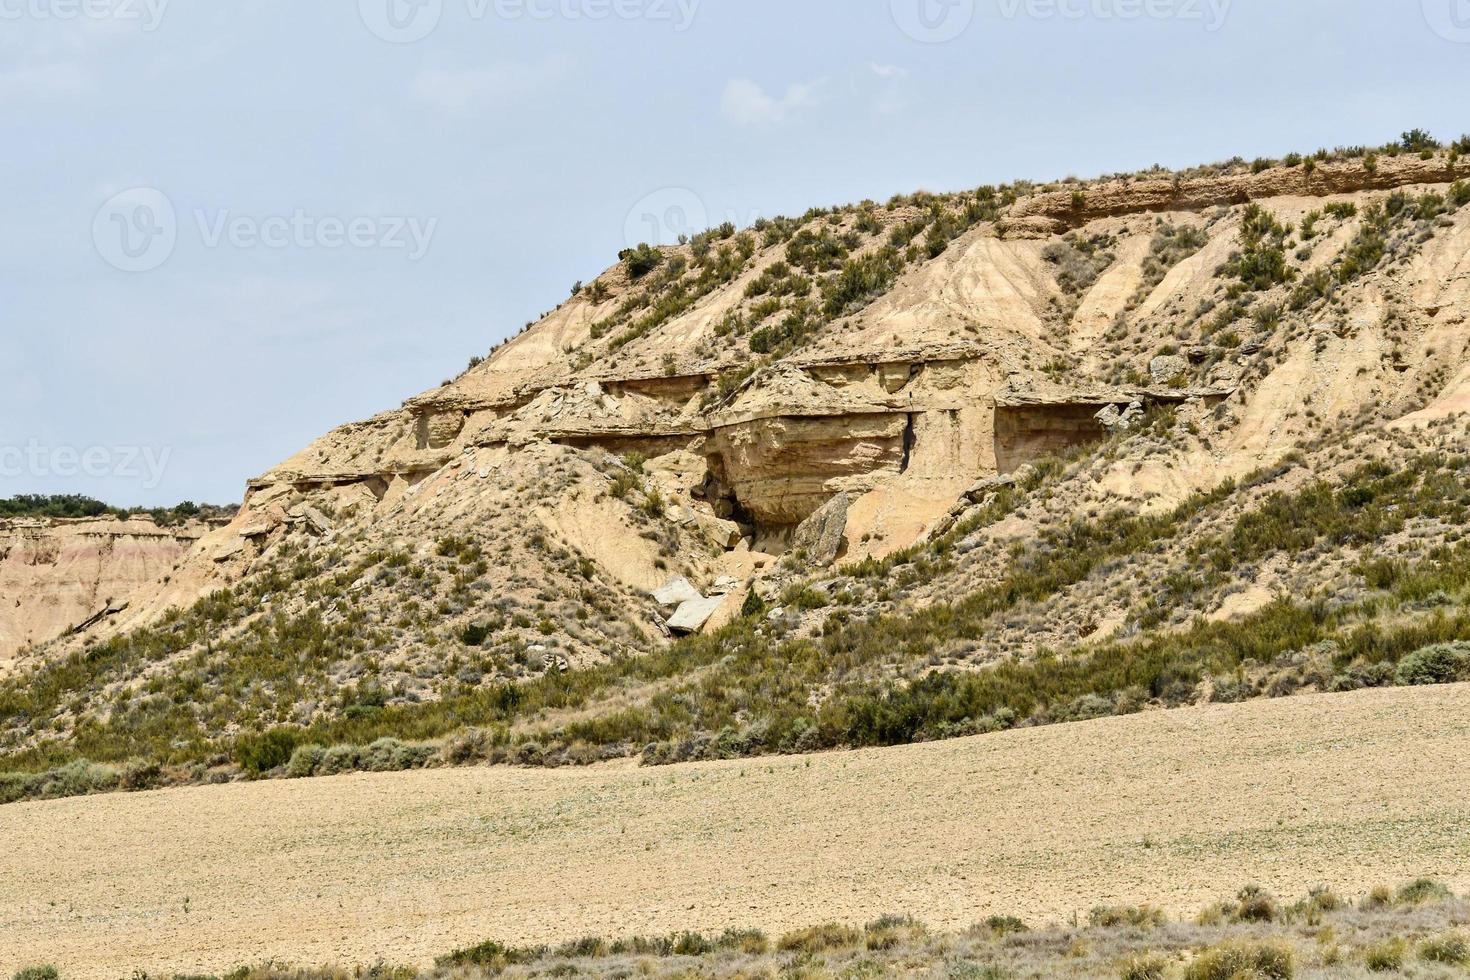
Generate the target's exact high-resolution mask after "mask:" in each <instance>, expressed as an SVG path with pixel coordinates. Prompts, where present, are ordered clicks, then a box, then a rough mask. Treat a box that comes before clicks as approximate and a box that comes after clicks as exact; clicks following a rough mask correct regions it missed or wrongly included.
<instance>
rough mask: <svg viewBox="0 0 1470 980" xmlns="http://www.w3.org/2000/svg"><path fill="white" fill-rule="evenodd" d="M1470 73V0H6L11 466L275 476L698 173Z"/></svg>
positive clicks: (1269, 105)
mask: <svg viewBox="0 0 1470 980" xmlns="http://www.w3.org/2000/svg"><path fill="white" fill-rule="evenodd" d="M415 2H417V3H419V4H422V6H420V7H417V8H416V7H414V6H413V4H414V3H415ZM390 3H392V4H395V5H399V6H398V8H397V13H398V14H399V17H398V18H397V19H396V20H390V19H388V16H387V15H388V14H389V13H390V12H391V11H390V10H389V9H388V5H389V4H390ZM921 3H922V4H924V5H926V6H927V10H926V11H919V10H918V9H917V8H918V6H919V5H920V4H921ZM1150 11H1151V12H1152V16H1150V15H1149V12H1150ZM920 13H927V15H928V16H927V17H920V16H918V15H919V14H920ZM1139 13H1141V16H1133V15H1134V14H1139ZM1105 15H1111V16H1105ZM416 18H417V19H416ZM430 28H432V30H430ZM375 31H376V32H377V33H375ZM420 33H424V34H425V36H424V37H422V38H421V39H419V40H416V41H409V40H408V39H409V38H410V37H412V36H413V35H416V34H420ZM379 34H384V35H387V36H389V37H390V38H392V40H384V39H383V38H382V37H380V36H379ZM1467 92H1470V0H1392V2H1386V0H1233V2H1228V3H1227V2H1226V0H973V3H972V2H971V0H168V2H165V0H0V126H3V130H0V132H3V141H4V152H3V153H0V202H3V217H4V227H3V231H0V323H3V330H4V337H3V340H4V343H3V347H0V496H6V495H9V494H10V493H18V492H83V493H90V494H93V495H96V496H101V497H103V498H105V499H108V500H109V501H112V502H116V503H119V504H144V503H148V504H153V503H172V502H176V501H177V500H180V499H184V498H192V499H195V500H210V501H216V502H226V501H234V500H238V499H239V497H240V493H241V490H242V488H243V482H244V480H245V479H246V478H247V477H250V476H252V475H255V474H258V473H260V472H262V471H264V470H265V469H267V468H269V467H270V466H271V465H272V464H274V463H275V462H277V461H279V460H281V459H283V458H285V457H286V456H288V455H290V454H291V453H293V452H295V451H296V450H297V449H299V448H301V447H302V446H303V445H305V444H306V443H307V442H309V441H310V440H311V439H312V438H313V437H315V436H317V435H318V434H320V433H322V432H324V431H326V430H327V429H328V428H330V427H332V426H333V425H336V424H338V423H341V422H344V421H348V420H351V419H357V418H362V417H366V416H368V415H370V414H373V413H375V412H378V411H381V410H383V409H385V408H389V407H391V406H393V405H396V404H397V403H398V402H399V401H400V400H402V399H403V398H405V397H407V396H409V395H411V394H414V393H416V392H418V391H421V390H423V389H425V388H428V387H431V386H433V385H435V384H437V383H438V382H439V381H440V380H442V379H443V378H445V377H448V376H451V375H454V374H456V373H458V371H459V370H460V369H462V368H463V366H464V364H465V362H466V360H467V359H468V358H469V357H470V356H471V355H472V354H477V353H484V352H485V351H486V350H488V349H489V348H490V347H491V346H492V345H493V344H494V343H495V342H496V341H498V340H500V339H502V338H503V337H505V336H507V335H508V334H510V333H513V332H514V331H516V330H517V329H519V328H520V326H521V325H522V324H523V323H525V322H526V321H527V320H529V319H533V318H535V317H536V316H537V315H538V314H539V313H540V312H541V311H543V310H546V309H550V308H551V307H553V306H554V305H555V304H556V303H557V302H559V301H560V300H561V299H562V298H563V297H564V296H565V295H566V293H567V290H568V287H569V286H570V284H571V283H572V282H573V281H574V280H578V279H589V278H591V277H592V276H593V275H594V274H596V273H597V272H598V271H599V270H601V269H602V268H603V267H605V266H606V265H608V264H609V263H610V262H611V261H612V260H613V259H614V256H615V254H616V252H617V250H618V249H619V248H621V247H623V246H624V245H625V244H626V241H625V240H626V239H627V237H628V236H629V234H630V231H629V228H630V226H631V228H632V229H634V230H635V231H636V229H638V228H639V227H641V219H642V216H643V215H645V214H656V215H660V216H662V215H666V214H670V213H673V214H678V213H679V212H677V211H675V212H670V211H669V209H670V207H673V206H678V207H682V208H683V209H685V211H692V212H694V213H696V214H697V213H698V212H699V211H700V210H702V211H703V212H704V214H705V215H706V216H707V217H708V219H709V220H710V221H711V222H714V223H718V222H719V221H722V220H725V219H726V218H727V217H729V218H733V219H734V220H736V221H737V222H739V223H745V222H747V221H749V220H751V219H752V218H754V217H757V216H759V215H774V214H779V213H793V212H800V211H803V210H805V209H806V208H807V207H809V206H812V205H816V204H832V203H839V202H847V201H853V200H859V199H862V198H864V197H873V198H878V199H884V198H887V197H888V196H890V195H891V194H893V193H896V192H906V191H912V190H914V189H917V188H920V187H924V188H930V189H936V190H939V189H954V188H960V187H970V186H976V185H979V184H982V183H990V182H996V181H1004V180H1009V179H1012V178H1018V177H1030V178H1038V179H1044V178H1051V177H1059V176H1064V175H1066V174H1069V173H1075V174H1077V175H1079V176H1086V175H1090V174H1095V173H1099V172H1111V171H1118V170H1132V169H1136V168H1141V167H1146V166H1148V165H1150V164H1153V163H1162V164H1165V165H1170V166H1183V165H1189V164H1194V163H1198V162H1207V161H1211V160H1216V159H1223V158H1226V157H1229V156H1232V155H1235V154H1240V155H1243V156H1248V157H1249V156H1256V155H1280V154H1282V153H1285V152H1287V151H1290V150H1310V149H1314V148H1316V147H1318V146H1320V145H1336V144H1342V143H1368V142H1374V143H1377V142H1383V141H1386V140H1388V139H1391V138H1393V137H1395V136H1397V134H1398V133H1399V132H1401V131H1402V130H1404V129H1406V128H1409V127H1413V126H1423V127H1425V128H1428V129H1430V130H1431V131H1432V132H1434V133H1435V134H1436V135H1438V136H1441V137H1454V136H1458V135H1460V134H1461V133H1463V132H1465V131H1470V118H1467V112H1466V93H1467ZM136 188H144V189H146V190H143V191H134V192H133V193H132V194H131V195H127V196H124V197H121V198H116V199H114V195H118V194H119V193H120V192H125V191H130V190H134V189H136ZM140 195H141V196H140ZM650 195H651V197H650ZM110 200H112V203H111V204H109V203H108V202H109V201H110ZM640 202H642V203H640ZM140 204H142V205H146V206H147V207H148V208H150V209H151V210H147V211H140V210H139V205H140ZM165 209H168V210H171V211H172V214H173V221H172V223H171V224H170V223H167V219H168V215H167V214H166V213H165ZM119 222H121V223H119ZM410 222H411V223H410ZM165 225H166V226H167V228H169V229H171V231H170V232H169V234H167V235H164V236H158V235H152V236H151V237H150V236H149V235H147V234H145V233H147V232H150V231H152V230H162V229H164V228H165ZM124 233H126V234H127V235H129V236H130V237H129V239H128V241H130V242H131V243H132V245H131V247H132V249H133V252H134V253H136V254H134V255H132V256H131V257H130V256H129V254H128V253H127V252H122V251H119V249H120V246H121V245H122V244H123V243H124V239H123V238H122V237H121V236H122V235H123V234H124ZM140 236H141V237H140ZM397 245H401V246H402V247H390V246H397ZM420 252H421V253H422V254H418V253H420ZM118 266H122V267H123V268H119V267H118ZM138 266H156V267H152V268H149V269H148V271H124V268H128V267H138ZM98 447H100V450H101V451H100V452H99V451H98ZM122 447H137V449H138V450H147V452H148V454H150V455H142V454H139V455H137V457H136V458H134V459H131V460H130V459H129V458H128V456H129V454H130V453H129V452H122V453H119V452H117V451H116V450H117V449H119V448H122ZM89 449H91V450H93V451H92V454H91V456H90V458H89V463H88V465H87V466H81V465H80V464H79V463H78V462H77V461H76V460H72V459H71V457H70V456H69V455H68V451H72V450H74V451H75V452H76V453H77V454H78V455H79V456H80V455H81V454H82V453H83V452H84V451H86V450H89ZM149 459H151V460H152V462H151V463H149V462H148V460H149Z"/></svg>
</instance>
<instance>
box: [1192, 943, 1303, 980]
mask: <svg viewBox="0 0 1470 980" xmlns="http://www.w3.org/2000/svg"><path fill="white" fill-rule="evenodd" d="M1295 972H1296V964H1295V960H1294V958H1293V956H1292V952H1291V948H1290V947H1289V946H1287V945H1285V944H1284V943H1279V942H1250V941H1241V942H1228V943H1221V944H1219V945H1217V946H1211V947H1210V948H1208V949H1206V950H1204V951H1203V952H1201V953H1200V954H1199V955H1198V956H1196V957H1195V958H1194V962H1192V963H1190V964H1189V966H1188V968H1187V969H1185V971H1184V980H1239V978H1242V977H1250V978H1252V980H1291V977H1292V976H1293V975H1294V974H1295Z"/></svg>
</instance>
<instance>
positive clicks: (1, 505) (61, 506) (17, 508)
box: [0, 494, 235, 527]
mask: <svg viewBox="0 0 1470 980" xmlns="http://www.w3.org/2000/svg"><path fill="white" fill-rule="evenodd" d="M234 513H235V508H234V507H217V506H214V505H212V504H196V503H194V502H193V501H191V500H186V501H184V502H183V503H181V504H176V505H174V506H173V507H128V508H124V507H112V506H109V505H107V504H104V503H103V502H102V501H100V500H94V499H93V498H91V497H86V496H82V495H80V494H57V495H44V494H21V495H19V496H16V497H9V498H6V499H0V519H4V518H7V517H44V518H54V519H66V520H75V519H78V518H86V517H115V518H117V519H119V520H127V519H128V518H129V517H134V516H137V515H139V514H146V515H147V516H149V517H151V518H153V521H154V523H156V524H158V525H159V526H160V527H168V526H171V525H175V524H182V523H184V522H185V521H191V520H205V521H218V520H228V519H229V518H230V517H231V516H232V515H233V514H234Z"/></svg>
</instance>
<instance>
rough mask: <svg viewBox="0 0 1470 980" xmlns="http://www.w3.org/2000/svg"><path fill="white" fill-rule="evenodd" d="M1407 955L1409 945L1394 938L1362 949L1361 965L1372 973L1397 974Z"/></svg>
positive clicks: (1402, 966)
mask: <svg viewBox="0 0 1470 980" xmlns="http://www.w3.org/2000/svg"><path fill="white" fill-rule="evenodd" d="M1408 953H1409V944H1408V943H1407V942H1405V941H1404V940H1403V939H1400V938H1398V937H1397V936H1396V937H1394V938H1392V939H1385V940H1383V941H1382V942H1377V943H1373V944H1372V945H1371V946H1365V947H1363V965H1364V966H1366V967H1367V968H1368V969H1369V970H1371V971H1373V972H1374V973H1397V972H1398V971H1400V970H1402V969H1403V968H1404V960H1405V959H1406V958H1407V956H1408Z"/></svg>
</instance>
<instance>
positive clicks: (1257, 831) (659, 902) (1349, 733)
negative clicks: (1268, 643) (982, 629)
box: [0, 685, 1470, 980]
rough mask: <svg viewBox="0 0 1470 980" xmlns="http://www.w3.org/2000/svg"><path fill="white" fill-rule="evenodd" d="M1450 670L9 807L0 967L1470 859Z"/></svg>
mask: <svg viewBox="0 0 1470 980" xmlns="http://www.w3.org/2000/svg"><path fill="white" fill-rule="evenodd" d="M1467 751H1470V686H1465V685H1455V686H1440V687H1433V688H1424V689H1416V690H1384V691H1362V692H1356V693H1352V694H1343V695H1320V696H1311V697H1299V698H1290V699H1282V700H1272V701H1258V702H1252V703H1249V704H1243V705H1216V706H1209V707H1203V708H1192V709H1184V710H1179V711H1171V712H1150V713H1146V714H1141V715H1134V716H1131V717H1126V718H1112V719H1104V720H1099V721H1093V722H1087V723H1082V724H1077V725H1067V726H1054V727H1049V728H1044V729H1035V730H1025V731H1013V732H1005V733H999V734H994V735H988V736H982V737H978V738H970V739H963V740H956V741H950V742H945V743H938V744H927V745H916V746H908V747H901V748H896V749H885V750H871V751H861V752H853V753H832V754H823V755H816V756H801V757H787V758H780V759H763V760H735V761H727V762H716V763H705V764H695V765H681V766H675V767H669V768H660V769H654V770H649V769H639V768H636V767H634V766H632V765H630V764H614V765H612V766H604V767H597V768H590V769H581V770H574V771H573V770H563V771H557V772H548V771H537V770H513V769H505V768H465V769H453V770H433V771H419V772H408V773H389V774H380V775H348V776H340V777H333V778H326V779H316V780H304V781H290V782H281V781H272V782H259V783H247V784H236V785H227V786H211V787H199V788H189V789H177V790H167V791H163V792H154V793H142V794H126V795H111V796H103V797H92V798H86V799H71V800H59V801H51V802H42V803H21V804H15V805H11V806H6V807H3V808H0V839H4V840H6V841H8V842H14V841H18V840H24V841H26V844H25V846H23V847H19V848H10V847H7V856H6V860H5V862H4V863H3V864H0V966H5V967H11V966H12V965H13V964H19V963H31V962H45V963H55V964H56V965H57V966H58V967H59V968H60V969H61V971H62V975H63V976H64V977H66V978H67V980H93V978H96V980H104V978H106V980H111V978H116V977H124V976H127V975H129V973H130V972H131V971H132V970H134V969H145V970H148V971H150V972H151V973H154V974H155V975H157V974H164V975H168V974H171V973H174V972H181V973H197V972H200V971H210V972H220V971H225V970H228V969H230V968H233V967H235V966H238V965H243V964H254V963H261V962H264V961H266V960H271V959H275V960H278V961H284V962H289V963H296V964H303V965H313V964H323V963H331V964H338V965H346V964H352V963H362V964H370V963H372V962H374V961H377V960H379V959H383V960H387V961H389V962H397V963H404V964H410V965H415V964H416V965H428V964H429V963H430V962H431V961H432V960H433V958H434V957H436V956H439V955H443V954H445V953H447V952H449V951H450V950H451V949H455V948H459V947H462V946H465V945H470V944H474V943H478V942H480V941H482V940H485V939H489V938H494V939H498V940H501V941H505V942H514V943H524V942H532V941H535V942H556V941H563V940H570V939H576V938H579V937H582V936H584V935H601V936H607V937H610V938H616V937H621V936H629V935H650V934H664V933H669V932H673V931H678V930H683V929H695V930H701V931H705V932H712V933H715V934H718V933H720V932H722V931H723V930H724V929H726V928H727V927H751V928H761V929H765V930H769V931H771V932H772V934H778V933H780V932H781V931H782V930H785V929H790V928H797V927H805V926H809V925H812V924H815V923H818V922H826V921H829V920H838V921H846V922H852V923H859V924H860V923H863V922H866V921H869V920H871V919H874V918H876V917H878V916H879V915H882V914H887V913H899V914H910V915H913V916H915V917H916V918H918V919H920V920H923V921H925V922H927V923H929V924H930V925H931V926H934V927H937V928H964V927H966V926H969V925H971V924H973V923H975V922H978V921H981V920H983V919H985V918H986V917H988V916H992V915H1014V916H1019V917H1020V918H1022V919H1024V920H1025V921H1027V922H1028V923H1030V924H1032V925H1034V926H1042V925H1046V924H1048V923H1065V922H1068V921H1071V920H1072V919H1073V918H1074V916H1081V917H1082V918H1084V919H1085V918H1086V916H1087V913H1088V911H1089V910H1090V909H1092V908H1093V907H1094V906H1097V905H1115V904H1136V903H1145V902H1147V903H1152V904H1155V905H1158V906H1161V907H1162V908H1163V909H1164V910H1166V911H1167V912H1168V913H1169V914H1170V915H1171V916H1181V915H1188V916H1193V915H1194V914H1195V913H1196V912H1198V911H1199V910H1200V909H1201V908H1203V907H1205V906H1206V905H1207V904H1209V903H1210V902H1212V901H1215V900H1216V899H1220V898H1228V897H1230V896H1231V895H1233V894H1234V892H1235V891H1236V890H1237V889H1238V888H1239V887H1240V886H1241V885H1242V884H1244V883H1247V882H1256V883H1258V884H1260V885H1261V886H1263V887H1266V888H1268V889H1270V890H1272V891H1274V892H1275V893H1276V894H1279V895H1283V896H1297V895H1304V894H1306V892H1307V891H1308V890H1309V889H1311V888H1313V887H1315V886H1318V885H1322V884H1331V885H1332V886H1333V887H1335V888H1337V889H1338V890H1339V891H1340V892H1341V893H1342V894H1343V895H1344V896H1352V897H1357V896H1360V895H1362V894H1365V893H1367V892H1368V890H1369V889H1370V888H1372V887H1373V886H1375V885H1379V884H1385V883H1386V884H1391V885H1392V884H1397V883H1399V882H1401V881H1405V880H1409V879H1412V878H1417V877H1421V876H1431V877H1436V878H1438V879H1440V880H1441V881H1443V882H1444V883H1445V884H1447V885H1450V886H1451V887H1454V888H1455V889H1456V890H1460V891H1463V890H1464V889H1465V888H1466V887H1467V886H1470V850H1467V848H1466V839H1467V834H1470V803H1467V801H1470V770H1467V769H1466V767H1465V766H1464V765H1463V760H1464V758H1465V755H1466V753H1467Z"/></svg>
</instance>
